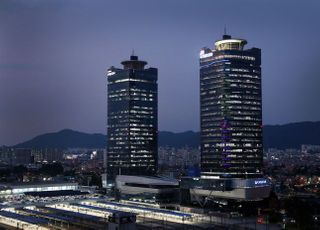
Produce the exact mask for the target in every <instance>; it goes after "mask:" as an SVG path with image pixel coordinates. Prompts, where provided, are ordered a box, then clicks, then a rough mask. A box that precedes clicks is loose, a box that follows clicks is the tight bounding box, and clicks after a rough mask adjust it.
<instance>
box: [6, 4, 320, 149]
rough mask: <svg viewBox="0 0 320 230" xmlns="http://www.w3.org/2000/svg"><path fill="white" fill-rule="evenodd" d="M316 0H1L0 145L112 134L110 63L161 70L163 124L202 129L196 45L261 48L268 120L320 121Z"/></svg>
mask: <svg viewBox="0 0 320 230" xmlns="http://www.w3.org/2000/svg"><path fill="white" fill-rule="evenodd" d="M319 12H320V1H319V0H314V1H312V0H303V1H302V0H301V1H294V0H281V1H279V0H259V1H256V0H233V1H232V0H229V1H228V0H221V1H216V0H193V1H192V0H161V1H150V0H134V1H133V0H127V1H122V0H120V1H119V0H117V1H107V0H104V1H102V0H27V1H26V0H20V1H18V0H0V145H2V144H6V145H11V144H16V143H19V142H22V141H25V140H27V139H30V138H32V137H34V136H36V135H39V134H42V133H46V132H55V131H59V130H61V129H65V128H70V129H74V130H79V131H84V132H89V133H106V120H107V119H106V118H107V90H106V76H105V73H106V70H107V69H108V68H109V67H110V66H112V65H113V66H116V67H120V66H121V65H120V62H121V61H123V60H125V59H128V58H129V56H130V54H131V52H132V49H134V50H135V54H136V55H138V56H139V58H140V59H143V60H145V61H147V62H148V63H149V66H151V67H156V68H158V71H159V76H158V78H159V81H158V83H159V130H166V131H174V132H180V131H186V130H194V131H198V130H199V124H200V120H199V59H198V58H199V51H200V49H201V48H202V47H204V46H208V47H210V48H213V44H214V41H215V40H218V39H220V38H221V36H222V34H223V29H224V26H225V25H226V26H227V33H228V34H230V35H232V36H234V37H236V38H244V39H247V41H248V45H247V48H250V47H253V46H254V47H258V48H261V49H262V79H263V80H262V83H263V123H264V124H284V123H289V122H298V121H317V120H320V103H319V99H320V89H319V88H320V74H319V68H320V27H319V22H320V13H319Z"/></svg>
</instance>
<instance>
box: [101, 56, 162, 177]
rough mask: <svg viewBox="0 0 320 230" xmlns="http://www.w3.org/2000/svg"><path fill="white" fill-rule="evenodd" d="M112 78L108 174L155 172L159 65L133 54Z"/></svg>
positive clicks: (109, 105)
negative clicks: (155, 65) (151, 63)
mask: <svg viewBox="0 0 320 230" xmlns="http://www.w3.org/2000/svg"><path fill="white" fill-rule="evenodd" d="M122 65H123V68H115V67H111V68H110V69H109V70H108V73H107V79H108V135H107V136H108V147H107V174H108V178H111V179H115V176H116V175H118V174H125V175H153V174H155V173H156V171H157V155H158V151H157V148H158V146H157V145H158V96H157V88H158V85H157V78H158V76H157V75H158V73H157V72H158V71H157V69H156V68H145V66H146V65H147V62H145V61H140V60H138V57H137V56H134V55H132V56H131V57H130V60H127V61H123V62H122Z"/></svg>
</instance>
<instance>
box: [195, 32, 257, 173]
mask: <svg viewBox="0 0 320 230" xmlns="http://www.w3.org/2000/svg"><path fill="white" fill-rule="evenodd" d="M246 44H247V41H246V40H243V39H234V38H231V36H229V35H224V36H223V39H222V40H218V41H216V42H215V49H213V50H211V49H209V48H203V49H202V50H201V51H200V107H201V112H200V117H201V170H202V176H203V177H208V176H210V177H220V178H221V177H232V178H252V177H259V176H261V167H262V157H263V152H262V151H263V149H262V106H261V102H262V99H261V50H260V49H258V48H251V49H244V46H245V45H246Z"/></svg>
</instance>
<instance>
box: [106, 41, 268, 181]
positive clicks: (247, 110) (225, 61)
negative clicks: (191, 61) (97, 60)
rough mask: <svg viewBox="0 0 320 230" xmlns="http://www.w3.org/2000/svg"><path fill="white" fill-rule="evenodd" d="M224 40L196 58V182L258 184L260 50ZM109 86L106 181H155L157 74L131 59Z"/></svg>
mask: <svg viewBox="0 0 320 230" xmlns="http://www.w3.org/2000/svg"><path fill="white" fill-rule="evenodd" d="M246 44H247V41H246V40H243V39H234V38H232V37H231V36H229V35H224V36H223V39H222V40H218V41H216V42H215V47H214V49H210V48H203V49H201V51H200V119H201V133H200V147H201V177H203V178H226V177H227V178H258V177H261V167H262V156H263V148H262V97H261V50H260V49H258V48H251V49H244V46H245V45H246ZM121 64H122V65H123V68H115V67H111V68H110V69H109V70H108V73H107V79H108V130H107V134H108V147H107V176H108V178H109V179H111V180H112V179H115V177H116V175H120V174H123V175H145V176H153V175H156V174H157V158H158V86H157V69H156V68H145V66H146V65H147V62H145V61H140V60H139V59H138V57H137V56H131V57H130V60H128V61H123V62H122V63H121Z"/></svg>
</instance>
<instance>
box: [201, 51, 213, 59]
mask: <svg viewBox="0 0 320 230" xmlns="http://www.w3.org/2000/svg"><path fill="white" fill-rule="evenodd" d="M212 55H213V53H205V52H204V50H201V51H200V58H208V57H211V56H212Z"/></svg>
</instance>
